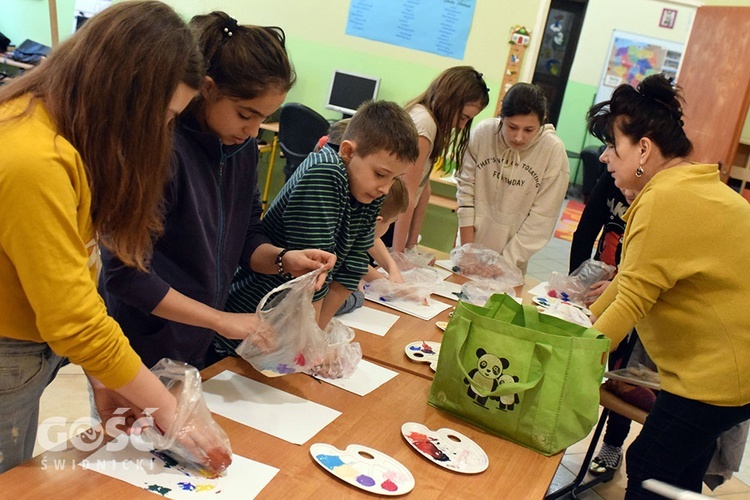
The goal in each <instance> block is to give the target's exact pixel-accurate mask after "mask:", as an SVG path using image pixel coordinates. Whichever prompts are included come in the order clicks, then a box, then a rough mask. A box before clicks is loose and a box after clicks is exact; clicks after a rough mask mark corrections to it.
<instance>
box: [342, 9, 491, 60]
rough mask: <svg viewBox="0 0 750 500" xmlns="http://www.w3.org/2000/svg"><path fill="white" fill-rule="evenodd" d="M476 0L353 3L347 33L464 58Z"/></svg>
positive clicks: (455, 57)
mask: <svg viewBox="0 0 750 500" xmlns="http://www.w3.org/2000/svg"><path fill="white" fill-rule="evenodd" d="M475 4H476V0H378V1H373V0H351V2H350V4H349V16H348V19H347V23H346V34H347V35H352V36H357V37H361V38H367V39H370V40H377V41H379V42H386V43H390V44H393V45H399V46H401V47H407V48H410V49H416V50H422V51H425V52H432V53H433V54H438V55H441V56H446V57H452V58H454V59H463V58H464V52H465V51H466V40H467V39H468V37H469V30H470V29H471V21H472V19H473V17H474V7H475Z"/></svg>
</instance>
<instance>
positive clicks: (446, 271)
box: [431, 261, 453, 279]
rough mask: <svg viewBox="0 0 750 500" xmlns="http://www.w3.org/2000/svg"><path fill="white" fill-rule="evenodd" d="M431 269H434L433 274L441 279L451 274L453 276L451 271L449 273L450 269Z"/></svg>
mask: <svg viewBox="0 0 750 500" xmlns="http://www.w3.org/2000/svg"><path fill="white" fill-rule="evenodd" d="M448 262H450V261H448ZM431 269H434V270H435V272H436V273H438V275H439V276H440V278H441V279H446V278H448V277H449V276H450V275H451V274H453V271H451V270H450V269H445V268H443V267H438V266H432V268H431Z"/></svg>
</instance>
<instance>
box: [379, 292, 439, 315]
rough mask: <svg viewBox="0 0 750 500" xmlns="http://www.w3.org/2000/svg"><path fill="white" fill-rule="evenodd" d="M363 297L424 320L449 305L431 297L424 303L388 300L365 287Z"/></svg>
mask: <svg viewBox="0 0 750 500" xmlns="http://www.w3.org/2000/svg"><path fill="white" fill-rule="evenodd" d="M365 299H367V300H369V301H372V302H377V303H378V304H381V305H384V306H386V307H390V308H391V309H395V310H397V311H401V312H403V313H406V314H409V315H411V316H414V317H417V318H420V319H424V320H430V319H432V318H434V317H435V316H437V315H438V314H440V313H441V312H443V311H445V310H446V309H449V308H450V307H451V306H449V305H448V304H446V303H444V302H439V301H437V300H432V299H427V303H426V304H416V303H414V302H410V301H407V300H398V299H396V300H389V299H387V298H385V297H381V296H380V295H377V294H373V293H371V292H368V290H367V289H365Z"/></svg>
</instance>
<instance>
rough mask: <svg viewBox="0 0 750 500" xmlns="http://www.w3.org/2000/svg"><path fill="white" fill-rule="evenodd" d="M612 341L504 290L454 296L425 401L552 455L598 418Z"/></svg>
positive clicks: (509, 438) (567, 444)
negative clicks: (483, 298) (478, 296)
mask: <svg viewBox="0 0 750 500" xmlns="http://www.w3.org/2000/svg"><path fill="white" fill-rule="evenodd" d="M608 352H609V339H608V338H606V337H605V336H604V335H602V334H601V333H600V332H598V331H597V330H594V329H593V328H585V327H582V326H578V325H574V324H572V323H568V322H567V321H563V320H561V319H558V318H554V317H552V316H547V315H540V314H539V313H538V312H537V310H536V308H535V307H534V306H522V305H520V304H518V303H517V302H516V301H515V300H513V298H512V297H510V296H508V295H493V296H492V297H491V298H490V299H489V301H488V302H487V304H486V305H485V306H484V307H480V306H474V305H471V304H467V303H464V302H459V303H458V305H457V306H456V310H455V312H454V313H453V317H452V318H451V320H450V322H449V323H448V326H447V327H446V329H445V333H444V336H443V342H442V344H441V347H440V358H439V361H438V369H437V371H436V373H435V378H434V379H433V382H432V388H431V390H430V397H429V401H428V402H429V404H431V405H432V406H435V407H436V408H440V409H442V410H445V411H447V412H449V413H452V414H453V415H456V416H457V417H459V418H462V419H464V420H467V421H468V422H470V423H472V424H474V425H477V426H479V427H481V428H483V429H485V430H487V431H489V432H492V433H493V434H497V435H499V436H501V437H503V438H505V439H508V440H510V441H513V442H515V443H518V444H520V445H523V446H526V447H527V448H530V449H532V450H534V451H537V452H539V453H542V454H544V455H552V454H555V453H557V452H559V451H561V450H564V449H565V448H567V447H568V446H570V445H571V444H573V443H575V442H577V441H580V440H581V439H583V438H584V437H586V436H587V435H588V433H589V432H590V431H591V428H592V427H593V426H594V424H595V423H596V421H597V419H598V416H599V385H600V384H601V381H602V376H603V374H604V369H605V366H606V361H607V354H608Z"/></svg>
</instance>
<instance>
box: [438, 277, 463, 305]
mask: <svg viewBox="0 0 750 500" xmlns="http://www.w3.org/2000/svg"><path fill="white" fill-rule="evenodd" d="M462 286H463V285H459V284H458V283H451V282H450V281H443V282H442V283H440V286H439V287H438V288H437V289H436V290H435V291H434V292H432V293H433V295H439V296H440V297H445V298H446V299H451V300H456V301H458V295H457V294H459V293H461V288H462Z"/></svg>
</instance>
